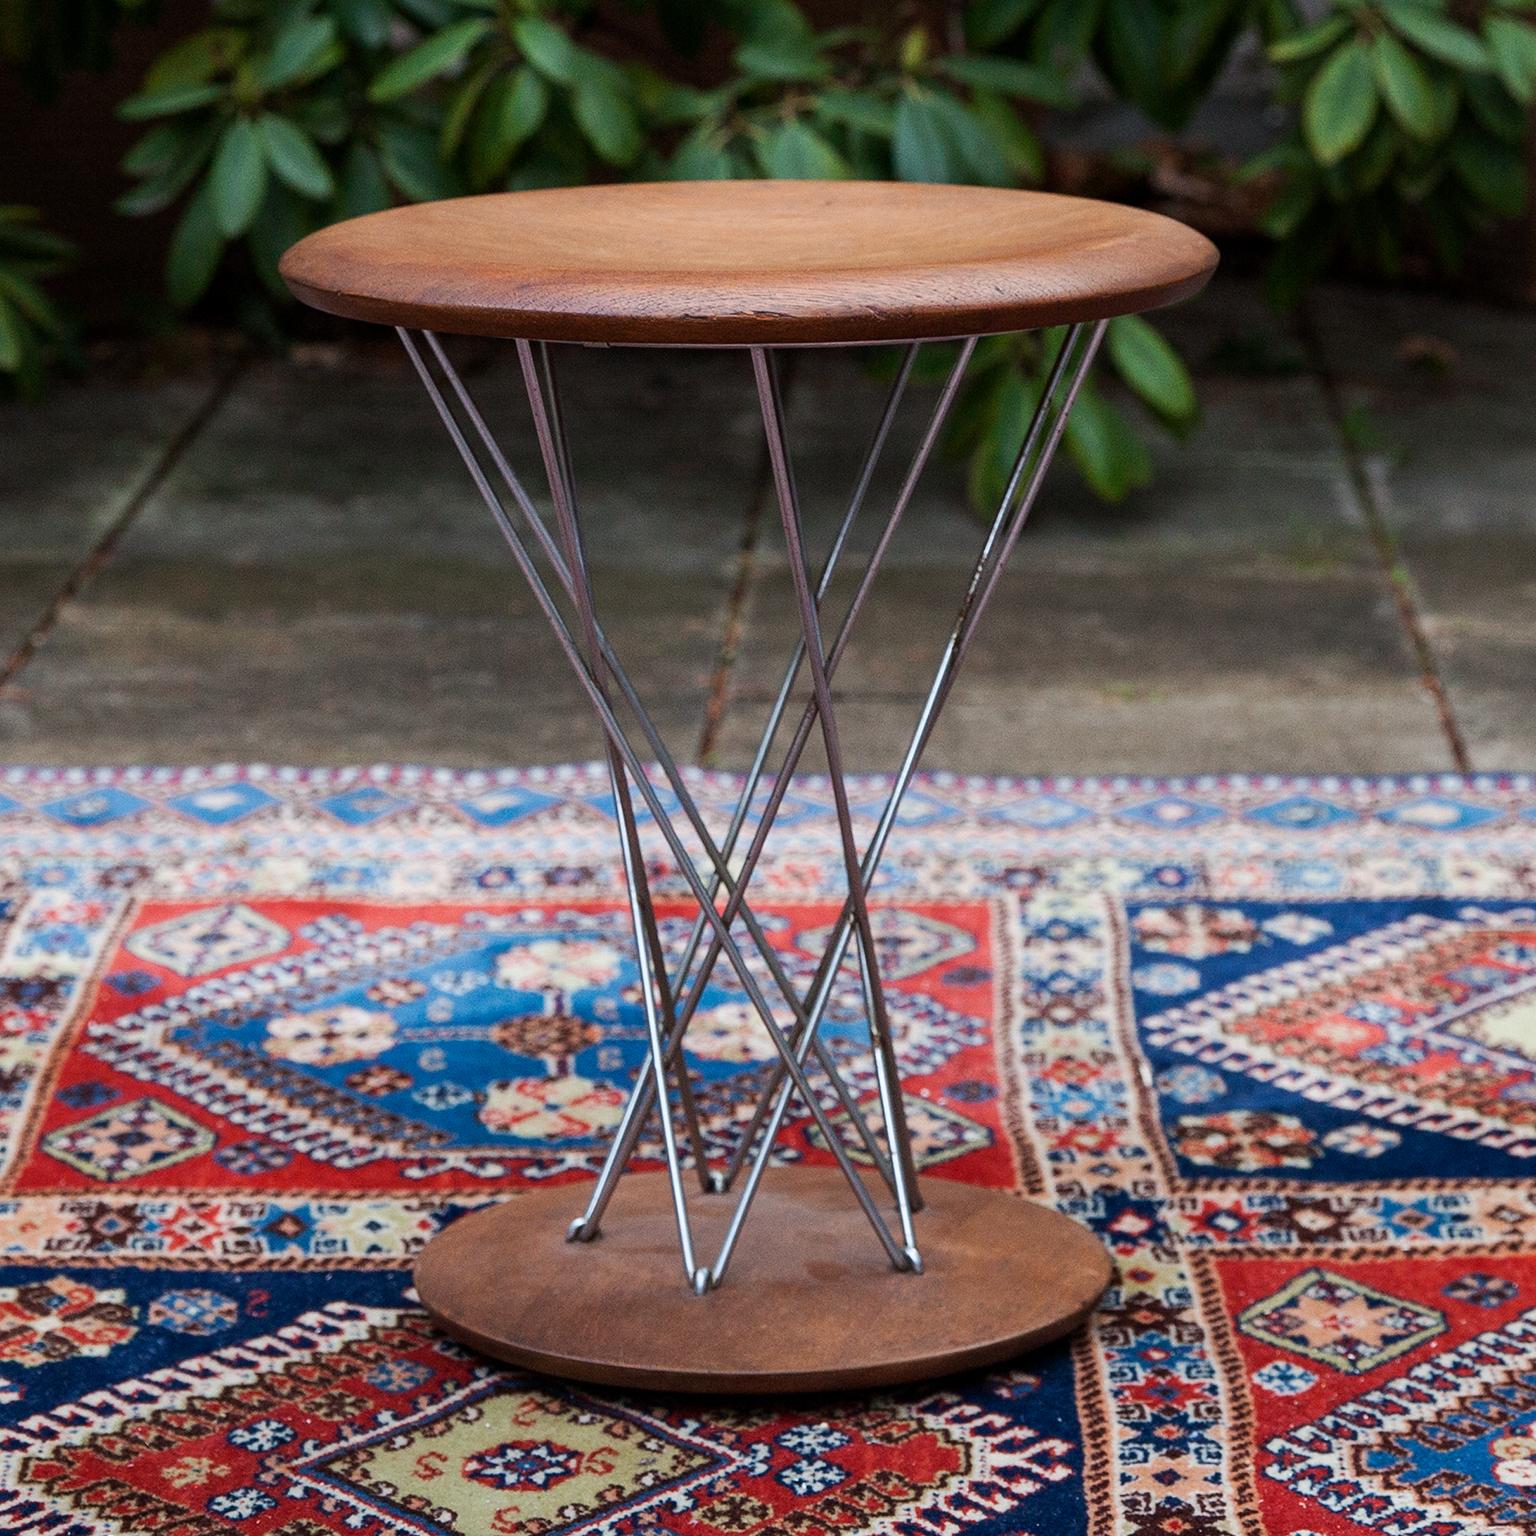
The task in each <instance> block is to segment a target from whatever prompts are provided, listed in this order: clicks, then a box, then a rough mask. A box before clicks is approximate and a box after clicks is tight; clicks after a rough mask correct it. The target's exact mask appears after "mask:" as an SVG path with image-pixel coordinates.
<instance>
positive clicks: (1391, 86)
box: [1371, 32, 1440, 140]
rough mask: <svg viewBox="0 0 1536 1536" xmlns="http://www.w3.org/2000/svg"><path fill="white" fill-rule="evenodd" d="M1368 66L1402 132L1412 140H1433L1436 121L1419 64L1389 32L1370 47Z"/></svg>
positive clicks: (1429, 89)
mask: <svg viewBox="0 0 1536 1536" xmlns="http://www.w3.org/2000/svg"><path fill="white" fill-rule="evenodd" d="M1371 65H1372V67H1373V69H1374V70H1375V73H1376V83H1377V85H1379V86H1380V87H1381V95H1382V100H1384V101H1385V102H1386V104H1387V110H1388V111H1389V112H1391V114H1392V116H1393V117H1395V118H1396V119H1397V121H1398V122H1399V123H1400V124H1401V125H1402V128H1403V131H1404V132H1405V133H1410V134H1412V135H1413V137H1414V138H1416V139H1425V140H1428V139H1433V138H1434V137H1435V134H1436V130H1437V128H1438V126H1439V121H1440V117H1439V113H1438V111H1437V110H1436V105H1435V94H1434V90H1433V89H1432V87H1431V86H1430V83H1429V76H1428V75H1426V74H1425V73H1424V69H1423V67H1422V66H1421V65H1420V63H1419V61H1418V60H1417V59H1416V58H1414V56H1413V55H1412V54H1411V53H1409V51H1408V50H1407V49H1406V48H1405V47H1403V45H1402V44H1401V43H1400V42H1399V41H1398V40H1397V38H1395V37H1394V36H1393V35H1392V34H1391V33H1390V32H1383V33H1381V34H1380V36H1378V37H1377V38H1376V39H1375V41H1374V42H1373V43H1372V44H1371Z"/></svg>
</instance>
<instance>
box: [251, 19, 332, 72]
mask: <svg viewBox="0 0 1536 1536" xmlns="http://www.w3.org/2000/svg"><path fill="white" fill-rule="evenodd" d="M340 62H341V52H340V50H339V48H338V47H337V43H336V23H335V22H334V21H332V20H331V18H330V17H329V16H306V15H304V14H303V13H302V12H300V13H299V14H298V15H297V16H295V17H294V18H293V20H292V21H290V22H289V23H288V25H287V26H286V27H284V28H283V29H282V31H281V32H279V33H278V34H277V37H276V39H275V40H274V41H273V44H272V51H271V52H270V53H269V54H268V55H267V57H266V62H265V63H264V64H263V65H262V66H261V69H260V71H259V74H258V79H259V81H260V83H261V86H262V88H263V89H264V90H268V91H276V90H280V89H281V88H282V87H283V86H285V85H292V84H293V83H294V82H295V81H296V80H303V79H308V78H311V77H312V76H314V75H316V74H323V73H324V72H325V70H326V69H329V68H332V67H333V66H334V65H336V64H339V63H340Z"/></svg>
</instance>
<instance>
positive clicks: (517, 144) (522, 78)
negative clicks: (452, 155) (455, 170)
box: [470, 64, 549, 187]
mask: <svg viewBox="0 0 1536 1536" xmlns="http://www.w3.org/2000/svg"><path fill="white" fill-rule="evenodd" d="M548 109H549V87H548V86H546V85H545V84H544V78H543V76H542V75H539V74H537V73H536V72H535V71H534V70H532V69H531V68H529V66H528V65H526V64H519V65H518V67H517V69H516V70H515V71H514V72H513V73H512V74H510V75H501V76H498V77H497V79H496V81H495V82H494V84H493V85H492V86H491V88H490V89H489V90H488V91H487V92H486V93H485V99H484V100H483V101H482V102H481V104H480V110H479V111H478V112H477V113H476V114H475V127H474V132H473V135H472V139H471V147H470V175H471V176H472V177H473V178H474V181H475V184H476V185H477V186H482V187H483V186H488V185H490V183H491V182H493V181H495V180H497V179H498V178H500V177H502V176H504V175H505V174H506V171H507V167H508V166H509V165H511V163H512V157H513V156H514V155H515V154H516V153H517V152H518V150H519V149H521V148H522V147H523V145H524V144H526V143H527V142H528V140H529V139H530V138H532V137H533V135H534V133H535V132H536V131H537V130H538V127H539V124H540V123H542V122H543V121H544V114H545V112H546V111H548Z"/></svg>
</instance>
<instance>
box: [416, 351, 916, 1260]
mask: <svg viewBox="0 0 1536 1536" xmlns="http://www.w3.org/2000/svg"><path fill="white" fill-rule="evenodd" d="M422 334H423V336H424V337H425V339H426V341H427V343H428V346H429V347H430V349H431V350H432V353H433V355H434V357H435V358H436V360H437V363H438V365H439V367H440V369H441V370H442V372H443V375H444V377H445V378H446V379H447V380H448V382H449V384H450V386H451V388H452V390H453V392H454V395H455V397H456V398H457V400H458V402H459V406H460V408H461V410H462V411H463V412H464V414H465V416H466V418H467V419H468V421H469V422H470V424H471V426H472V428H473V429H474V431H475V434H476V436H477V437H478V438H479V439H480V442H481V444H482V446H483V447H484V449H485V451H486V453H487V455H488V456H489V457H490V459H491V461H492V463H493V464H494V465H495V467H496V469H497V472H498V474H499V475H500V477H501V479H502V481H503V483H504V484H505V485H506V487H507V489H508V491H509V493H510V494H511V495H512V497H513V500H514V501H515V502H516V503H517V506H518V509H519V511H520V512H521V513H522V514H523V517H524V520H525V521H526V522H527V524H528V527H529V530H530V531H531V532H532V533H533V535H534V537H535V539H536V541H537V542H538V544H539V547H540V549H541V550H542V551H543V553H544V555H545V557H546V558H547V559H548V560H549V562H550V564H551V566H552V567H553V569H554V571H555V575H556V577H557V578H558V579H559V581H560V582H561V585H562V586H563V587H564V589H565V591H566V592H567V594H568V595H570V594H572V593H573V587H572V577H571V573H570V571H569V568H568V565H567V562H566V560H565V558H564V556H563V554H562V553H561V551H560V549H559V548H558V547H557V545H556V543H555V541H554V539H553V538H552V537H551V536H550V534H549V531H548V529H546V528H545V526H544V522H543V519H542V518H541V517H540V515H539V513H538V511H537V509H536V508H535V507H534V506H533V503H532V501H531V500H530V498H529V497H528V494H527V492H526V491H525V490H524V489H523V486H522V483H521V482H520V481H519V479H518V478H517V476H516V474H515V473H514V472H513V471H512V468H511V466H510V465H509V464H508V463H507V461H506V456H505V455H504V454H503V453H502V451H501V448H500V446H499V445H498V444H497V442H496V440H495V438H494V436H493V435H492V434H491V432H490V430H489V428H488V427H487V426H486V424H485V420H484V418H483V416H482V415H481V414H480V412H479V410H478V408H477V407H476V406H475V403H474V401H473V399H472V397H471V396H470V394H469V392H468V390H467V389H466V388H465V387H464V384H463V381H462V380H461V379H460V378H459V376H458V374H457V372H456V371H455V370H454V368H453V366H452V364H451V362H450V361H449V359H448V358H447V356H446V354H445V353H444V351H443V348H442V345H441V343H440V342H439V341H438V339H437V337H436V336H434V335H433V334H432V333H431V332H423V333H422ZM399 335H400V338H401V341H402V343H403V344H404V346H405V349H406V352H407V355H408V356H409V357H410V359H411V362H412V364H413V365H414V366H415V369H416V372H417V374H418V375H419V377H420V378H421V380H422V383H423V384H424V386H425V387H426V389H427V392H428V394H429V396H430V397H431V399H432V401H433V404H434V405H435V406H436V408H437V411H438V414H439V416H440V417H441V418H442V420H443V421H444V423H445V425H446V426H447V428H448V431H449V434H450V436H451V437H452V439H453V441H454V443H455V446H456V447H458V449H459V452H460V456H461V457H463V458H464V460H465V463H466V465H468V466H469V468H470V473H471V475H472V477H474V479H475V483H476V485H477V487H478V488H479V489H480V491H481V494H482V497H483V498H484V499H485V501H486V505H487V507H488V508H489V509H490V512H491V515H492V518H493V519H494V521H495V523H496V525H497V527H498V529H499V530H500V532H501V534H502V537H503V539H504V540H505V541H506V542H507V545H508V547H509V549H511V551H512V553H513V556H514V558H515V559H516V560H517V562H518V565H519V568H520V569H524V570H525V571H526V569H527V563H526V561H527V552H526V550H525V549H524V547H523V545H522V542H521V540H520V538H519V536H518V534H517V531H516V529H515V528H514V527H513V526H512V524H511V522H510V519H509V518H508V516H507V514H506V510H505V508H504V507H502V505H501V503H500V500H499V498H497V497H496V496H495V493H494V492H493V491H492V490H491V489H490V487H489V484H488V482H487V481H486V479H485V476H484V474H483V471H481V470H480V469H479V466H478V461H475V460H474V456H473V453H472V450H470V448H469V447H468V444H467V442H466V441H465V438H464V435H463V432H462V431H461V429H460V428H459V427H458V425H457V423H456V422H455V421H454V420H453V419H452V412H451V410H450V409H449V407H448V404H447V401H446V400H445V399H444V398H443V395H442V392H441V390H439V389H438V387H437V384H436V381H435V380H434V379H433V378H432V376H431V373H430V371H429V370H428V368H427V366H426V363H425V361H424V359H423V358H422V356H421V354H420V352H419V351H418V349H417V348H416V345H415V343H414V340H413V338H412V337H411V335H410V333H409V332H407V331H405V330H403V329H401V330H399ZM472 461H473V462H472ZM535 595H536V596H537V594H535ZM551 612H552V611H551V610H547V613H551ZM550 622H551V623H552V624H555V625H556V626H557V636H563V640H565V641H568V640H569V631H568V630H564V629H563V626H562V621H560V620H559V618H558V615H557V614H555V615H553V616H551V618H550ZM594 626H595V628H596V633H597V638H598V642H599V646H600V648H601V650H602V653H603V658H604V661H605V663H606V667H607V670H608V672H609V674H610V675H611V676H612V678H613V680H614V682H615V683H616V685H617V686H618V687H619V689H620V691H621V693H622V694H623V695H624V698H625V701H626V702H627V703H628V705H629V706H630V709H631V711H632V712H633V713H634V715H635V717H636V719H637V720H638V722H639V724H640V726H641V730H642V732H643V734H644V735H645V737H646V740H647V742H648V744H649V745H650V747H651V749H652V751H653V752H654V753H655V754H656V759H657V762H658V764H659V765H660V767H661V768H662V771H663V774H664V775H665V776H666V778H667V781H668V784H669V786H670V787H671V789H672V791H673V793H674V794H675V795H676V796H677V799H678V804H679V807H680V808H681V809H682V811H683V813H684V815H685V816H686V818H687V819H688V821H689V824H690V826H691V827H692V828H693V830H694V832H695V834H696V835H697V836H698V837H699V839H700V841H701V843H702V844H703V846H704V850H705V854H706V856H707V858H708V859H709V860H710V862H711V864H712V866H713V868H714V871H715V883H714V885H713V887H712V888H711V889H712V892H714V893H718V891H719V890H720V888H721V887H722V885H724V886H726V888H727V889H730V888H731V884H730V882H729V881H728V879H727V876H726V865H725V861H724V858H723V856H722V855H721V854H720V852H719V851H718V850H717V849H716V848H715V846H714V844H713V841H712V840H711V838H710V835H709V831H708V828H707V827H706V826H705V825H704V823H703V820H702V817H701V816H700V815H699V813H698V810H697V807H696V805H695V804H694V801H693V797H692V795H691V793H690V792H689V790H688V787H687V785H686V783H685V782H684V781H683V778H682V775H681V772H680V770H679V769H678V768H677V765H676V763H675V761H674V760H673V758H672V756H671V754H670V753H669V752H668V751H667V748H666V744H665V743H664V742H663V741H662V739H661V737H660V735H659V733H658V732H657V731H656V729H655V726H654V723H653V722H652V721H651V719H650V716H649V713H648V712H647V711H646V709H645V708H644V705H643V704H642V703H641V701H640V699H639V697H638V695H637V694H636V692H635V689H634V686H633V684H632V683H631V682H630V680H629V678H628V676H627V674H626V673H625V671H624V669H623V667H622V666H621V665H620V663H619V661H618V658H617V656H615V655H614V653H613V649H612V647H611V646H610V645H609V644H608V641H607V638H606V636H604V635H603V632H602V629H601V627H600V626H597V625H596V622H595V619H594ZM570 654H571V651H570V649H569V647H567V655H568V656H569V655H570ZM581 681H582V682H583V686H586V679H581ZM599 716H600V718H601V719H602V720H603V724H604V729H605V731H606V730H609V729H610V728H611V727H612V724H613V720H612V714H611V707H610V710H609V713H608V714H604V713H603V711H602V710H599ZM621 734H622V733H621ZM624 745H625V746H626V747H627V745H628V744H627V742H626V743H625V744H624ZM629 760H631V761H634V760H635V759H633V756H632V754H631V758H630V759H629ZM648 808H650V807H649V806H648ZM667 830H668V828H667V827H666V826H663V831H664V832H666V831H667ZM672 846H673V848H674V849H675V848H676V846H677V845H676V844H675V843H673V844H672ZM679 856H680V857H681V855H679ZM737 910H738V908H736V907H733V908H732V911H731V915H732V918H734V916H735V915H736V912H737ZM741 910H742V915H743V920H744V922H745V923H746V925H747V927H748V930H749V932H750V934H751V935H752V937H753V940H754V943H755V944H756V946H757V947H758V950H759V952H760V953H761V954H762V955H763V956H764V959H765V962H766V964H767V965H768V968H769V970H770V973H771V974H772V976H773V978H774V980H775V982H776V984H777V985H778V986H779V988H780V990H781V991H782V992H783V994H784V996H785V998H786V1001H787V1002H788V1003H789V1006H790V1009H791V1011H792V1012H793V1013H794V1014H795V1016H796V1020H797V1023H798V1022H799V1019H800V1010H799V1004H798V1001H797V999H796V997H795V994H794V991H793V988H792V986H791V985H790V983H789V980H788V978H787V977H786V976H785V974H784V972H783V970H782V967H781V966H780V964H779V961H778V957H777V955H776V953H775V952H774V951H773V950H772V949H771V947H769V946H768V944H767V940H766V937H765V936H764V935H763V933H762V930H761V928H760V927H759V926H758V924H757V922H756V919H755V918H754V917H753V916H752V914H751V912H750V910H749V909H741ZM700 915H701V917H704V918H705V920H706V921H712V920H713V914H706V912H705V911H704V910H703V909H701V912H700ZM726 926H727V928H728V927H729V921H727V923H726ZM719 952H720V951H719V948H716V949H715V951H714V953H715V954H718V953H719ZM732 964H733V967H734V966H735V965H736V964H737V957H736V956H734V955H733V956H732ZM707 975H708V971H707V970H706V972H705V973H704V976H705V978H706V979H707ZM702 993H703V985H702V984H701V983H698V982H697V979H696V986H695V988H694V990H693V991H692V992H691V993H690V997H689V1001H688V1003H687V1004H686V1005H685V1008H684V1010H683V1011H682V1012H681V1016H680V1022H679V1023H678V1024H677V1025H676V1026H675V1027H674V1028H673V1030H672V1033H671V1035H670V1037H669V1039H668V1041H667V1052H668V1056H669V1059H671V1058H672V1057H675V1056H676V1055H677V1053H678V1050H679V1047H680V1042H681V1039H682V1033H683V1030H684V1029H685V1028H686V1026H687V1023H688V1020H689V1019H690V1018H691V1017H692V1014H693V1011H694V1009H695V1008H696V1007H697V1004H698V1000H699V997H700V996H702ZM749 996H751V997H752V999H753V1002H754V1006H756V1007H758V1008H759V1012H762V1008H761V1005H760V1003H759V1000H758V998H757V996H756V994H754V993H753V992H752V991H751V989H750V988H749ZM765 1023H767V1024H768V1028H769V1030H770V1033H771V1032H772V1029H773V1025H772V1023H771V1020H768V1019H766V1018H765ZM816 1055H817V1058H818V1060H819V1061H820V1063H821V1065H822V1066H823V1069H824V1070H825V1071H826V1072H827V1075H828V1078H829V1080H830V1081H831V1083H832V1086H833V1089H834V1091H835V1092H836V1094H837V1096H838V1099H839V1102H840V1104H841V1106H842V1109H843V1112H844V1114H845V1115H847V1117H848V1119H849V1121H850V1122H851V1124H852V1125H853V1127H854V1129H855V1131H856V1132H857V1133H858V1135H859V1137H860V1139H861V1141H862V1142H863V1143H864V1146H865V1147H866V1149H867V1150H868V1152H869V1155H870V1157H871V1159H872V1160H873V1162H874V1163H875V1166H876V1167H877V1169H879V1170H880V1172H881V1174H882V1176H883V1177H884V1178H885V1179H886V1181H887V1182H890V1178H891V1174H890V1169H889V1165H888V1163H887V1162H886V1160H885V1155H884V1153H883V1151H882V1150H881V1149H880V1147H879V1144H878V1142H877V1140H876V1139H875V1137H874V1134H873V1132H872V1131H871V1130H870V1129H869V1126H868V1124H867V1122H866V1121H865V1119H864V1116H863V1113H862V1111H861V1109H860V1107H859V1106H858V1105H857V1104H856V1103H855V1102H854V1100H853V1098H852V1096H851V1095H850V1094H849V1093H848V1090H847V1087H846V1085H845V1084H844V1083H843V1081H842V1079H841V1077H840V1076H838V1075H837V1073H836V1072H835V1070H834V1069H833V1067H832V1065H831V1062H830V1058H829V1057H828V1056H827V1054H826V1051H825V1048H824V1047H823V1046H822V1044H821V1042H820V1041H819V1040H818V1041H817V1042H816ZM650 1091H651V1083H650V1077H649V1075H648V1074H642V1075H641V1077H640V1079H639V1080H638V1082H637V1083H636V1085H635V1088H634V1089H633V1090H632V1091H631V1094H630V1097H629V1100H628V1101H627V1102H626V1105H625V1110H624V1114H623V1116H622V1118H621V1121H620V1125H619V1128H618V1131H617V1133H616V1135H615V1136H614V1138H613V1140H612V1141H611V1142H610V1145H609V1152H608V1155H607V1157H605V1159H604V1163H603V1168H602V1171H601V1173H600V1174H599V1177H598V1180H597V1184H596V1186H595V1188H594V1190H593V1193H592V1197H591V1199H590V1201H589V1202H588V1206H587V1210H586V1212H585V1213H584V1215H583V1217H582V1218H581V1219H580V1220H579V1221H577V1222H574V1223H572V1235H573V1236H574V1237H577V1238H583V1237H585V1238H590V1237H594V1236H595V1235H596V1233H597V1227H598V1223H599V1222H600V1220H601V1217H602V1213H603V1211H604V1209H605V1208H606V1206H607V1202H608V1200H609V1198H610V1197H611V1195H612V1192H613V1189H614V1187H615V1184H616V1181H617V1178H618V1176H619V1174H620V1173H621V1172H622V1170H623V1168H624V1166H625V1165H626V1164H627V1163H628V1160H629V1158H630V1157H631V1156H632V1155H633V1151H634V1147H635V1144H636V1142H637V1141H638V1139H639V1133H640V1129H641V1126H642V1124H643V1121H644V1117H645V1115H646V1114H647V1113H648V1112H649V1110H650V1107H651V1099H650V1096H649V1095H650ZM836 1150H837V1149H836V1148H834V1152H835V1151H836ZM840 1161H841V1160H840ZM718 1179H719V1176H718V1175H715V1176H714V1178H713V1179H712V1180H711V1184H712V1187H717V1188H719V1187H723V1182H717V1181H718Z"/></svg>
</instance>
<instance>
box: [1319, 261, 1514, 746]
mask: <svg viewBox="0 0 1536 1536" xmlns="http://www.w3.org/2000/svg"><path fill="white" fill-rule="evenodd" d="M1315 314H1316V322H1317V335H1318V338H1319V343H1320V345H1321V348H1322V350H1323V354H1324V356H1325V357H1326V359H1327V361H1328V364H1329V367H1330V368H1331V370H1332V371H1333V373H1334V375H1335V377H1336V379H1337V381H1338V389H1339V395H1340V398H1341V402H1342V407H1343V409H1344V411H1345V412H1346V418H1347V420H1348V422H1349V424H1350V427H1351V430H1352V431H1353V432H1354V433H1356V434H1357V435H1358V437H1359V438H1360V439H1361V443H1362V448H1363V451H1364V453H1365V461H1366V464H1367V468H1368V471H1369V475H1370V483H1371V486H1372V489H1373V491H1374V494H1375V497H1376V499H1377V502H1378V505H1379V506H1380V508H1381V515H1382V517H1383V520H1384V522H1385V525H1386V528H1387V530H1388V532H1389V533H1390V535H1391V537H1392V539H1393V540H1394V541H1395V544H1396V548H1397V551H1398V555H1399V557H1400V559H1401V562H1402V564H1403V567H1404V569H1405V571H1406V574H1407V575H1408V577H1409V578H1410V579H1411V584H1412V590H1413V594H1414V599H1415V602H1416V604H1417V606H1418V610H1419V613H1420V616H1421V621H1422V626H1423V632H1424V636H1425V639H1426V641H1427V643H1428V645H1429V647H1430V649H1431V651H1432V653H1433V656H1434V658H1435V664H1436V667H1437V669H1438V671H1439V673H1440V675H1441V677H1442V680H1443V681H1444V684H1445V686H1446V688H1447V690H1448V693H1449V696H1450V699H1451V704H1452V708H1453V711H1454V714H1455V717H1456V720H1457V723H1458V725H1459V727H1460V730H1461V733H1462V735H1463V736H1464V738H1465V739H1466V743H1467V749H1468V753H1469V756H1470V758H1471V761H1472V764H1473V766H1475V767H1477V768H1483V769H1499V768H1514V767H1520V766H1523V765H1526V764H1529V763H1530V762H1531V761H1532V759H1533V757H1536V370H1533V367H1532V359H1533V358H1536V315H1533V314H1531V313H1529V312H1523V311H1518V310H1507V309H1496V308H1492V307H1488V308H1484V307H1481V306H1474V305H1467V304H1461V303H1455V302H1452V301H1449V300H1446V299H1441V298H1436V297H1434V296H1432V295H1427V294H1401V293H1377V292H1374V291H1370V290H1365V289H1353V288H1336V289H1330V290H1327V291H1325V292H1324V293H1323V294H1322V295H1320V296H1319V298H1318V300H1317V303H1316V306H1315ZM1437 356H1438V360H1437Z"/></svg>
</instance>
